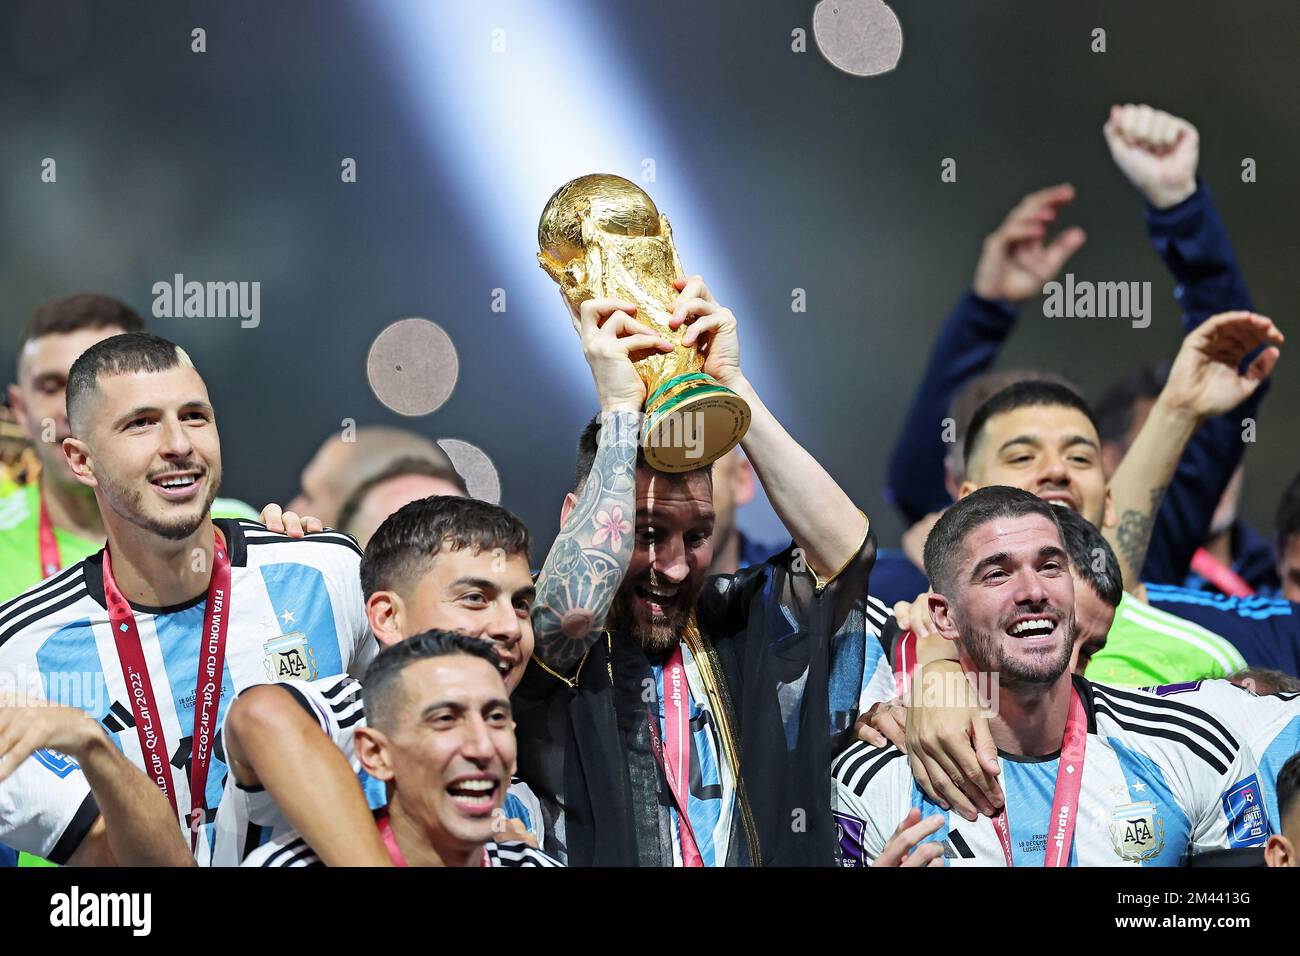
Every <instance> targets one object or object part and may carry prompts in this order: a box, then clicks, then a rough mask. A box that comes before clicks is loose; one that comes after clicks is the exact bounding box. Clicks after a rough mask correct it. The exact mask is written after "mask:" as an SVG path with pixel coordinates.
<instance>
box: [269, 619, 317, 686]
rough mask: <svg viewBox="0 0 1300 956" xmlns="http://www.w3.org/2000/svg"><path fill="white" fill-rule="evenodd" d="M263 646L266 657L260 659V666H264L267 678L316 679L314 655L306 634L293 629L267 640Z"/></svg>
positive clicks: (274, 679)
mask: <svg viewBox="0 0 1300 956" xmlns="http://www.w3.org/2000/svg"><path fill="white" fill-rule="evenodd" d="M263 647H265V648H266V657H265V658H263V659H262V666H263V667H265V668H266V676H267V679H268V680H272V681H282V680H315V679H316V655H315V653H314V652H313V651H312V649H311V644H310V643H309V642H308V641H307V637H306V635H304V634H302V633H301V632H299V631H293V632H291V633H289V634H285V635H282V636H281V637H277V638H276V639H275V640H273V641H267V642H266V644H264V645H263Z"/></svg>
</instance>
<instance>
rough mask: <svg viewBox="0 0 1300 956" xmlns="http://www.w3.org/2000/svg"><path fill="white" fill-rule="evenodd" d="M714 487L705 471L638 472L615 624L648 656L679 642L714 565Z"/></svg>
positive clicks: (643, 469)
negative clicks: (631, 530)
mask: <svg viewBox="0 0 1300 956" xmlns="http://www.w3.org/2000/svg"><path fill="white" fill-rule="evenodd" d="M713 520H714V517H713V484H712V480H711V479H710V476H709V475H708V473H707V472H688V473H686V474H684V475H666V474H661V473H659V472H655V471H652V470H651V469H649V468H639V469H638V470H637V508H636V530H635V534H636V543H635V546H634V548H633V552H632V560H631V562H630V564H629V565H628V570H627V574H626V575H625V576H624V578H623V584H622V586H621V587H620V588H619V591H618V594H617V595H616V597H615V599H614V606H613V608H612V609H611V612H610V615H611V624H612V625H613V626H614V627H615V628H616V629H619V630H623V631H625V632H627V633H629V634H631V635H632V637H634V638H635V639H636V640H637V641H638V642H640V644H641V646H642V647H644V648H645V650H646V651H647V652H648V653H650V654H662V653H666V652H667V651H669V650H671V649H672V647H673V645H674V644H675V643H676V642H677V641H678V640H679V639H680V638H681V635H682V631H683V630H684V629H685V627H686V624H687V622H688V621H689V620H690V617H691V613H692V611H693V610H694V608H695V602H696V601H697V600H698V599H699V596H700V592H701V591H703V589H704V583H705V581H706V579H707V577H708V570H709V564H710V563H711V562H712V560H713V540H712V535H713Z"/></svg>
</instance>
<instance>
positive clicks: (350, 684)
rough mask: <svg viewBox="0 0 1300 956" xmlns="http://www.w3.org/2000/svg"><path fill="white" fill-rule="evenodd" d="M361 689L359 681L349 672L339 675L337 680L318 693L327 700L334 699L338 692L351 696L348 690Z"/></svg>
mask: <svg viewBox="0 0 1300 956" xmlns="http://www.w3.org/2000/svg"><path fill="white" fill-rule="evenodd" d="M360 689H361V681H359V680H357V679H356V678H355V677H353V676H351V675H350V674H343V675H341V676H340V677H339V679H338V682H337V683H336V684H335V685H334V686H333V687H330V688H329V689H327V690H322V691H321V692H320V695H321V696H322V697H324V698H325V699H326V700H328V701H333V700H335V699H336V698H337V697H338V696H339V695H340V694H347V695H348V696H351V694H350V693H349V692H350V691H357V690H360Z"/></svg>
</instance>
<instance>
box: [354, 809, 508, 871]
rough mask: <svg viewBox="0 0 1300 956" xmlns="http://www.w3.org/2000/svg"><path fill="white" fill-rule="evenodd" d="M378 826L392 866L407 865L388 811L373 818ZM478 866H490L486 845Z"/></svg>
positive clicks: (490, 861)
mask: <svg viewBox="0 0 1300 956" xmlns="http://www.w3.org/2000/svg"><path fill="white" fill-rule="evenodd" d="M375 824H376V825H377V826H378V827H379V835H380V837H382V838H383V841H384V846H385V847H386V848H387V850H388V858H389V859H390V860H392V861H393V866H409V865H410V864H408V863H407V862H406V854H405V853H403V852H402V848H401V847H400V846H398V845H397V837H396V836H394V835H393V825H392V824H391V823H389V822H388V811H387V810H385V811H384V812H383V813H381V814H380V815H379V816H378V818H376V820H375ZM478 865H479V866H491V865H492V860H491V859H490V858H489V857H488V851H487V846H486V845H485V846H484V847H483V856H482V858H481V859H480V860H479V864H478Z"/></svg>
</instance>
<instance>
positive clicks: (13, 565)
mask: <svg viewBox="0 0 1300 956" xmlns="http://www.w3.org/2000/svg"><path fill="white" fill-rule="evenodd" d="M142 331H144V320H143V319H142V318H141V317H140V316H139V315H138V314H137V313H136V312H135V311H133V310H132V309H131V308H130V307H129V306H127V305H125V304H124V303H122V302H119V301H117V300H116V299H112V298H109V297H108V296H105V295H95V294H92V293H79V294H77V295H69V296H64V297H63V298H61V299H52V300H50V301H49V302H45V303H43V304H41V305H40V306H38V307H37V308H36V311H35V312H33V313H32V317H31V320H30V321H29V322H28V323H27V327H26V328H25V329H24V330H23V334H22V336H21V337H20V339H19V347H18V369H17V372H18V375H17V381H16V382H15V383H14V384H12V385H10V386H9V406H10V407H11V408H12V409H13V412H14V417H15V418H17V420H18V423H19V425H21V426H22V429H23V431H24V432H25V433H26V435H27V440H28V441H29V442H31V445H32V449H33V450H34V451H35V453H36V456H37V458H38V459H39V460H40V463H41V471H40V477H39V479H38V480H37V481H35V482H33V483H31V484H28V485H24V486H22V487H20V488H18V489H16V490H14V491H11V492H10V493H9V494H7V495H4V496H3V497H0V601H7V600H9V599H10V598H11V597H13V596H14V595H15V594H20V593H22V592H23V591H25V590H27V589H28V588H29V587H31V586H32V585H33V584H36V583H38V582H39V581H41V580H42V579H44V578H47V577H49V576H50V575H51V574H54V573H55V572H56V571H58V570H60V569H61V568H64V567H67V566H68V565H70V564H75V563H76V562H77V561H80V560H81V559H82V558H86V557H89V556H90V555H92V554H94V553H95V552H97V551H98V550H99V549H100V548H102V547H103V546H104V535H105V531H104V521H103V518H101V517H100V514H99V506H98V504H97V503H96V501H95V495H94V491H93V490H92V489H91V488H89V487H87V486H86V485H84V484H82V483H81V482H79V481H78V480H77V478H76V476H75V475H73V473H72V470H71V468H70V466H69V465H68V460H67V458H65V457H64V454H63V439H65V438H67V437H68V434H69V430H68V412H67V405H66V403H65V401H64V395H65V387H66V386H67V382H68V373H69V372H70V371H71V369H72V363H73V362H74V361H76V359H77V356H79V355H80V354H81V353H82V352H84V351H85V350H86V349H88V348H90V347H91V346H92V345H94V344H95V343H96V342H102V341H103V340H104V339H106V338H108V337H109V336H113V335H120V334H122V333H123V332H142ZM212 513H213V515H215V516H216V517H219V518H250V519H251V518H256V517H257V513H256V512H254V511H253V509H252V508H250V507H248V505H246V504H244V503H243V502H241V501H235V500H233V499H230V498H215V499H213V502H212Z"/></svg>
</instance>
